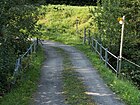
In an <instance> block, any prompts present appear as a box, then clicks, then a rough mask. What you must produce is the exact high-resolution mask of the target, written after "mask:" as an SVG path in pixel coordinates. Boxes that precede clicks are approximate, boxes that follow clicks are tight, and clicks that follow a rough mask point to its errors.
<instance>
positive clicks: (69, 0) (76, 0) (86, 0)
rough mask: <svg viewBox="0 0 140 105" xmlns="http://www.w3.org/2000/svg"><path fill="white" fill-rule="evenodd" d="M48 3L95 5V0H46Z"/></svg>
mask: <svg viewBox="0 0 140 105" xmlns="http://www.w3.org/2000/svg"><path fill="white" fill-rule="evenodd" d="M46 2H47V3H50V4H66V5H79V6H83V5H96V2H97V0H46Z"/></svg>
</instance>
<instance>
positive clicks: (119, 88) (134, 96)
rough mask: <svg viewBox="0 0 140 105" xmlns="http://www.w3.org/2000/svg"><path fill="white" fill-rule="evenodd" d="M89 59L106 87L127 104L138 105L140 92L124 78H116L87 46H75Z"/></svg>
mask: <svg viewBox="0 0 140 105" xmlns="http://www.w3.org/2000/svg"><path fill="white" fill-rule="evenodd" d="M76 47H77V48H78V49H80V50H81V51H82V52H84V54H85V55H86V56H87V57H88V58H89V59H90V61H91V62H92V64H93V66H94V67H95V68H96V69H97V70H98V71H99V73H100V74H101V77H102V78H103V79H104V81H105V82H106V83H107V85H108V86H109V87H110V88H111V89H112V90H113V91H114V92H115V93H116V94H117V95H118V96H119V97H120V98H121V99H122V100H123V101H124V102H125V103H126V104H127V105H140V91H139V90H138V88H137V87H135V86H134V85H132V83H131V82H130V81H128V80H126V79H124V78H117V77H116V75H115V74H114V73H112V71H111V70H110V69H109V68H106V67H105V65H104V63H103V62H102V61H101V60H100V59H99V56H98V55H97V54H96V53H95V52H92V51H91V48H90V47H89V46H86V45H85V46H83V45H76Z"/></svg>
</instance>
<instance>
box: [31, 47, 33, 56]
mask: <svg viewBox="0 0 140 105" xmlns="http://www.w3.org/2000/svg"><path fill="white" fill-rule="evenodd" d="M32 47H33V45H31V54H32V52H33V49H32Z"/></svg>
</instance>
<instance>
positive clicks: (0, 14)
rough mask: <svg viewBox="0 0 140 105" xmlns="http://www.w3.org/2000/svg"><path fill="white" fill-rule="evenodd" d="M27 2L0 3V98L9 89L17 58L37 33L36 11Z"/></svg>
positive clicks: (3, 1)
mask: <svg viewBox="0 0 140 105" xmlns="http://www.w3.org/2000/svg"><path fill="white" fill-rule="evenodd" d="M29 4H30V2H29V1H28V0H20V1H19V0H1V1H0V96H2V95H4V94H5V92H7V91H9V90H10V88H11V81H12V78H13V72H14V68H15V62H16V59H17V57H18V56H19V55H20V54H22V53H24V52H25V51H26V50H27V48H28V47H29V44H30V41H29V40H28V39H29V38H30V37H32V36H33V35H36V34H37V33H38V29H37V28H38V25H37V24H36V23H37V20H38V17H37V16H38V10H37V8H36V7H34V6H33V5H29Z"/></svg>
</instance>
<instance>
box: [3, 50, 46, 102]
mask: <svg viewBox="0 0 140 105" xmlns="http://www.w3.org/2000/svg"><path fill="white" fill-rule="evenodd" d="M32 56H33V58H32V62H31V66H30V67H29V69H28V70H27V71H26V72H25V73H24V78H22V79H21V80H20V82H19V83H17V84H16V85H15V88H13V89H12V90H11V92H10V93H7V94H6V95H5V96H4V97H3V98H2V100H1V103H0V105H29V103H30V100H31V97H32V94H33V93H34V92H35V90H36V89H37V83H38V79H39V76H40V68H41V64H42V62H43V60H44V51H43V49H42V48H39V50H38V52H37V53H36V54H33V55H32Z"/></svg>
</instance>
